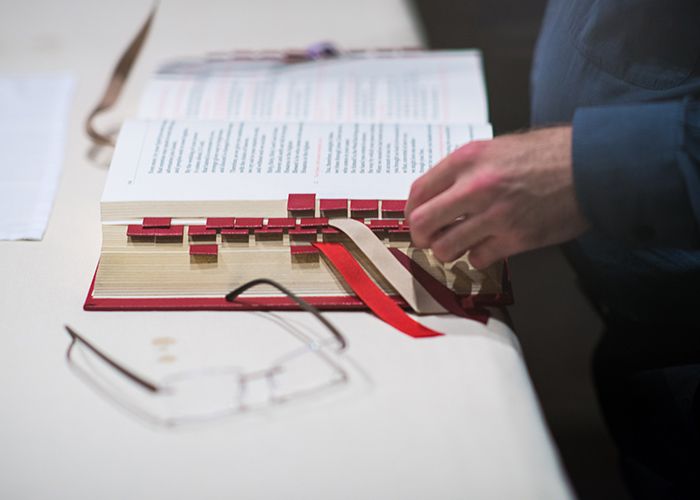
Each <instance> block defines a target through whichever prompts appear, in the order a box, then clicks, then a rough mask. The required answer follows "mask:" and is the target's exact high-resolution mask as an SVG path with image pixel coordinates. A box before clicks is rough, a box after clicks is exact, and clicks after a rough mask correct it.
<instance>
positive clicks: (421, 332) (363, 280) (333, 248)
mask: <svg viewBox="0 0 700 500" xmlns="http://www.w3.org/2000/svg"><path fill="white" fill-rule="evenodd" d="M313 245H314V246H315V247H316V248H318V249H319V250H320V251H321V252H322V253H323V255H324V256H325V257H326V258H327V259H328V260H329V261H330V262H331V264H333V266H334V267H335V268H336V269H337V270H338V272H339V273H340V274H341V275H342V276H343V278H344V279H345V281H346V282H347V284H348V285H350V288H352V289H353V291H354V292H355V293H356V294H357V296H358V297H359V298H360V299H361V300H362V302H364V303H365V304H366V305H367V307H369V308H370V309H371V310H372V312H373V313H374V314H376V315H377V316H378V317H379V318H380V319H381V320H382V321H384V322H385V323H388V324H389V325H391V326H393V327H394V328H396V329H397V330H400V331H402V332H403V333H405V334H406V335H410V336H411V337H414V338H421V337H438V336H441V335H443V334H442V333H439V332H436V331H435V330H431V329H430V328H428V327H426V326H423V325H421V324H420V323H418V322H417V321H415V320H414V319H413V318H411V317H410V316H409V315H408V314H406V312H405V311H404V310H403V309H401V308H400V307H399V306H398V305H396V303H395V302H394V301H393V300H392V299H391V298H389V297H388V296H387V295H386V294H385V293H384V292H383V291H382V290H381V289H380V288H379V287H378V286H377V285H376V284H375V283H374V281H372V279H371V278H370V277H369V276H368V275H367V273H366V272H365V271H364V269H362V266H360V264H358V262H357V261H356V260H355V257H353V256H352V254H351V253H350V252H349V251H348V250H347V248H345V246H344V245H343V244H341V243H313Z"/></svg>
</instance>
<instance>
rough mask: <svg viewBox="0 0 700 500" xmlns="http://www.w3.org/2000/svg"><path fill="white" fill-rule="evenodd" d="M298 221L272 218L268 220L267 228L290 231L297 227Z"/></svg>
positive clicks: (287, 218)
mask: <svg viewBox="0 0 700 500" xmlns="http://www.w3.org/2000/svg"><path fill="white" fill-rule="evenodd" d="M296 224H297V220H296V219H295V218H293V217H272V218H270V219H267V227H269V228H271V229H272V228H282V229H290V228H293V227H294V226H296Z"/></svg>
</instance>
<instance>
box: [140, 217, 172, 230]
mask: <svg viewBox="0 0 700 500" xmlns="http://www.w3.org/2000/svg"><path fill="white" fill-rule="evenodd" d="M171 222H172V219H171V218H170V217H144V218H143V227H145V228H152V227H163V228H168V227H170V223H171Z"/></svg>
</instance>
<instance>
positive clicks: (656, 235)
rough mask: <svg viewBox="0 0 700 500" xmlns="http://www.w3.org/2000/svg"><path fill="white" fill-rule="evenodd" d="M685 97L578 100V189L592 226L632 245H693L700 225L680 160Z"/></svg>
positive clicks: (575, 138)
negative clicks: (600, 103) (604, 102)
mask: <svg viewBox="0 0 700 500" xmlns="http://www.w3.org/2000/svg"><path fill="white" fill-rule="evenodd" d="M685 106H686V103H685V102H683V101H674V102H665V103H644V104H634V105H620V106H605V107H590V108H579V109H578V110H577V111H576V113H575V115H574V120H573V145H572V154H573V176H574V185H575V189H576V196H577V199H578V202H579V205H580V207H581V210H582V211H583V213H584V215H585V216H586V217H587V218H588V220H589V222H590V223H591V225H592V226H593V228H594V230H597V231H598V232H600V233H603V234H605V235H606V236H608V237H610V238H612V239H616V240H621V241H624V242H626V243H628V244H631V245H633V246H679V245H680V246H687V245H692V244H694V243H696V242H697V238H698V230H697V225H696V222H695V219H694V216H693V210H692V208H691V205H690V201H689V197H688V192H687V186H686V184H685V181H684V176H683V174H682V172H681V169H680V168H679V155H680V154H681V153H682V151H681V150H682V147H683V139H684V120H685Z"/></svg>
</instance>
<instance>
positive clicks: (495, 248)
mask: <svg viewBox="0 0 700 500" xmlns="http://www.w3.org/2000/svg"><path fill="white" fill-rule="evenodd" d="M518 251H519V250H518V249H517V248H514V247H513V245H512V244H510V243H509V242H508V240H506V239H505V238H503V237H497V236H496V237H490V238H487V239H485V240H484V241H482V242H481V243H479V244H477V245H476V246H475V247H474V248H472V249H471V250H470V251H469V262H470V263H471V265H472V266H474V267H475V268H477V269H483V268H485V267H488V266H490V265H491V264H493V263H495V262H498V261H499V260H501V259H505V258H506V257H509V256H511V255H514V254H516V253H517V252H518Z"/></svg>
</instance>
